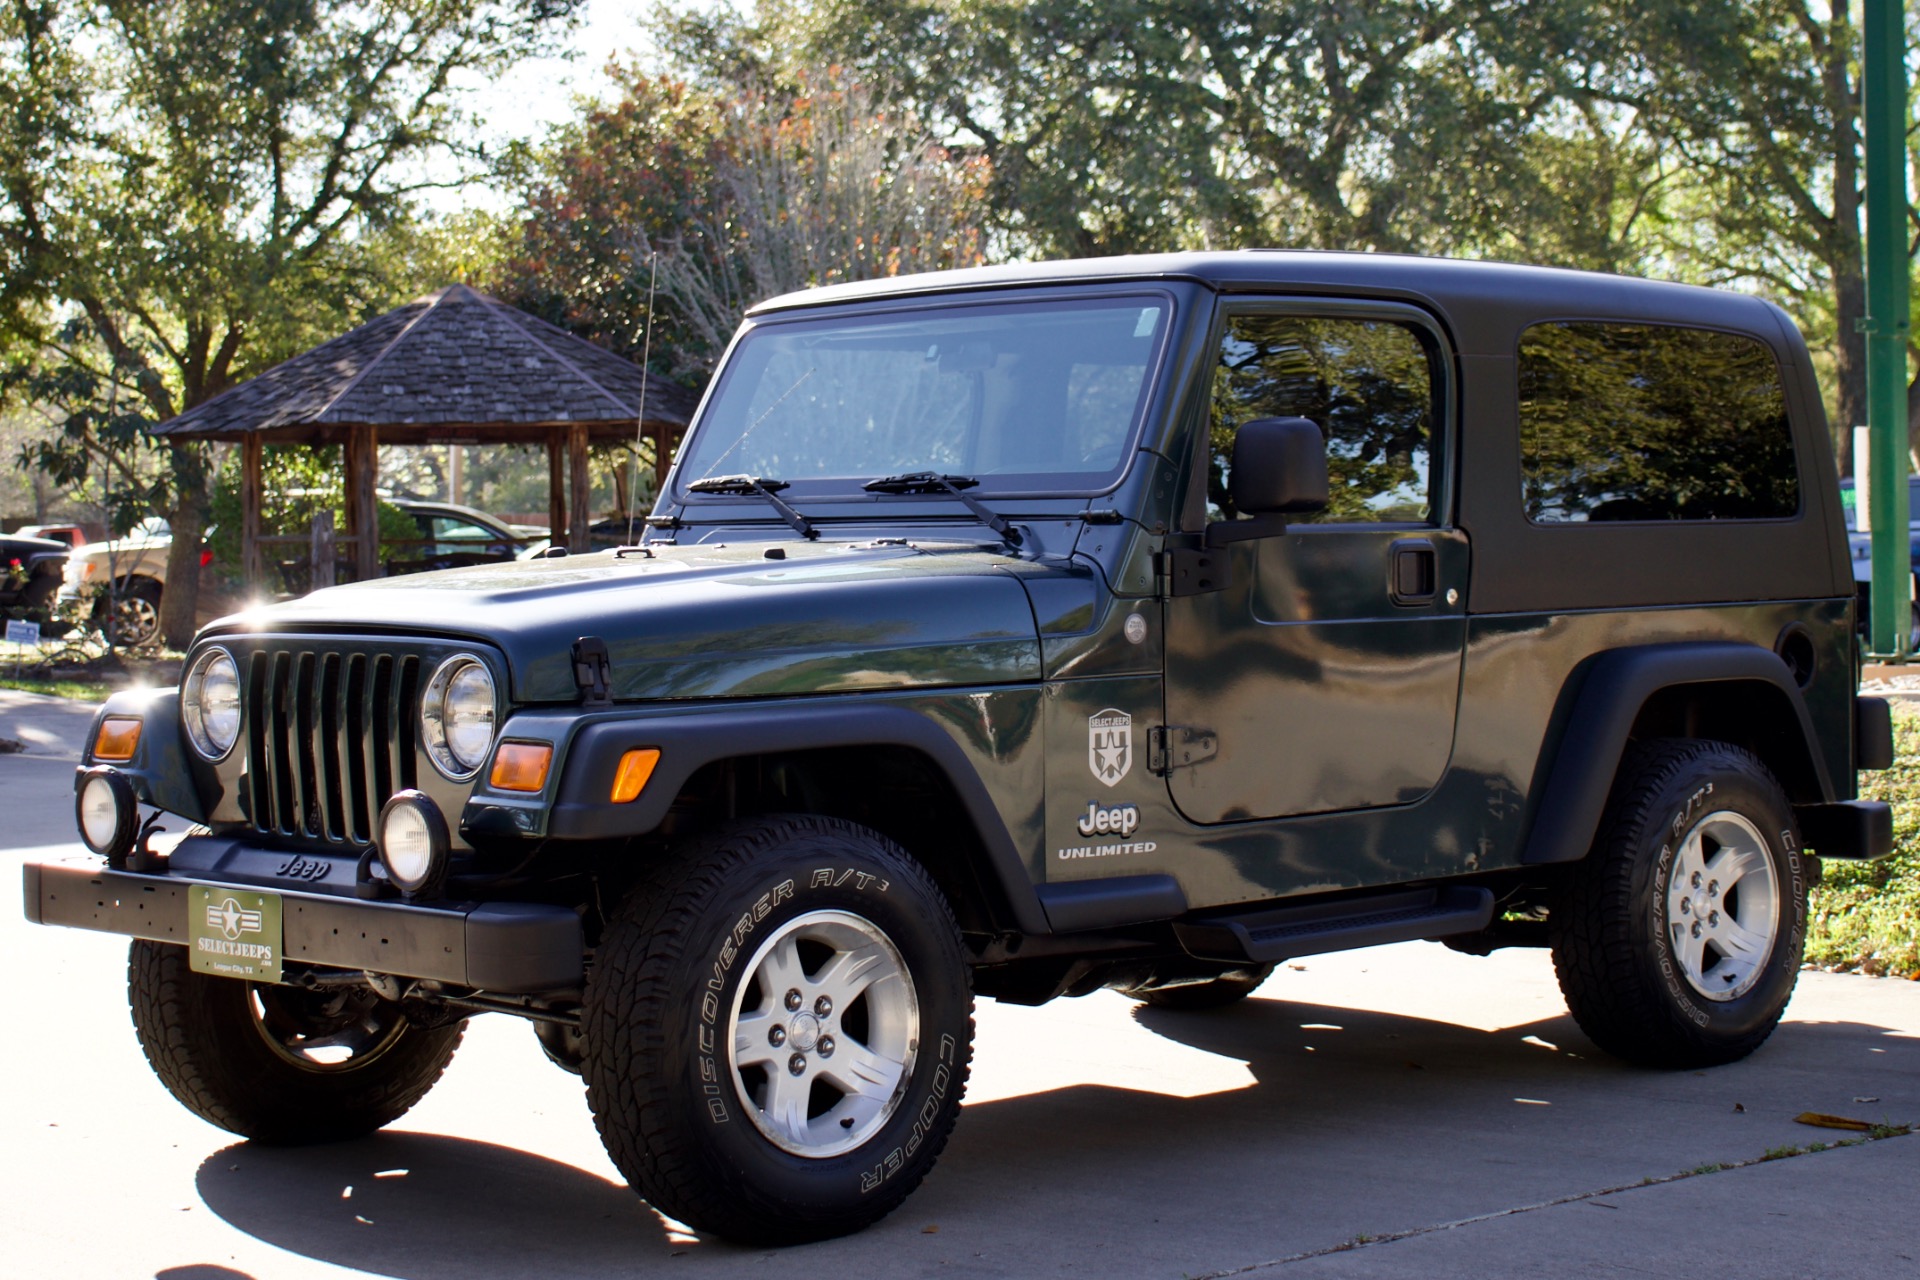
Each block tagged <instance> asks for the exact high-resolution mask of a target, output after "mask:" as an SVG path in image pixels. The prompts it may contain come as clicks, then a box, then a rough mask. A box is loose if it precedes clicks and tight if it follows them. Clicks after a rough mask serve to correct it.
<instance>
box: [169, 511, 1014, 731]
mask: <svg viewBox="0 0 1920 1280" xmlns="http://www.w3.org/2000/svg"><path fill="white" fill-rule="evenodd" d="M770 549H773V544H767V543H747V544H744V545H739V546H699V545H695V546H688V547H675V546H656V547H653V548H651V551H652V553H653V554H652V555H651V556H648V555H645V554H635V553H632V552H629V553H627V554H626V555H623V556H619V557H616V556H615V555H614V553H612V552H603V553H600V554H597V555H587V556H567V557H561V558H557V559H550V560H522V561H514V562H510V563H505V564H490V565H480V566H476V567H474V568H468V569H451V570H446V571H443V572H440V573H422V574H413V575H409V576H406V577H399V578H382V579H379V580H377V581H374V582H367V583H357V584H354V585H351V586H344V587H334V588H332V589H330V590H326V591H319V592H315V593H314V594H312V595H310V596H307V597H305V598H303V599H300V600H293V601H289V602H287V603H285V604H278V605H270V606H266V607H264V608H261V609H256V610H253V611H250V612H248V613H244V614H236V615H234V616H233V617H230V618H223V619H221V620H220V621H218V622H216V623H214V624H212V625H211V626H210V627H209V628H208V629H207V634H209V635H215V634H221V633H226V634H232V633H234V632H268V633H272V632H288V631H293V632H306V633H326V634H332V635H338V634H343V633H368V632H373V633H380V634H390V635H392V634H409V635H423V634H424V635H434V636H450V637H455V638H462V639H471V640H473V641H475V642H477V643H481V644H486V645H490V646H493V647H496V648H498V649H499V650H501V651H502V652H503V653H504V654H505V655H506V658H507V663H508V665H509V667H510V668H511V671H512V679H513V691H512V696H513V699H514V701H516V702H523V703H524V702H567V701H572V700H574V699H575V698H577V697H578V696H579V694H578V690H577V689H576V687H575V685H574V680H573V669H572V662H571V657H570V655H571V651H572V646H573V642H574V641H575V640H576V639H578V638H580V637H581V636H590V635H591V636H599V637H600V638H601V639H603V640H605V641H606V643H607V649H608V652H609V654H610V656H611V658H612V666H613V696H614V697H615V698H616V699H623V700H625V699H649V698H702V697H755V696H778V695H785V694H801V693H827V692H843V691H851V690H858V689H897V688H910V687H923V686H937V685H975V684H999V683H1005V682H1008V681H1020V680H1037V679H1039V678H1040V646H1039V641H1038V638H1037V636H1036V631H1035V626H1034V615H1033V609H1032V606H1031V605H1030V604H1029V601H1028V595H1027V592H1026V590H1025V589H1024V588H1023V587H1022V586H1021V582H1020V579H1019V577H1018V576H1016V573H1020V572H1024V573H1031V572H1033V570H1034V565H1033V563H1032V562H1031V561H1026V562H1022V561H1018V560H1015V559H1013V558H1011V557H1009V556H1007V555H1006V554H1004V553H1003V552H1000V551H998V550H989V549H985V548H982V547H979V546H976V545H972V544H938V543H916V544H913V545H905V544H899V543H886V544H873V545H864V546H862V545H851V546H849V545H846V544H840V545H832V544H828V545H804V544H794V543H787V544H783V546H782V547H781V549H784V550H785V552H786V555H787V558H786V559H781V560H773V559H768V558H767V556H766V553H767V551H768V550H770Z"/></svg>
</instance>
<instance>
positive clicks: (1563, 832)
mask: <svg viewBox="0 0 1920 1280" xmlns="http://www.w3.org/2000/svg"><path fill="white" fill-rule="evenodd" d="M1576 679H1577V685H1576V684H1575V683H1574V682H1572V681H1570V682H1569V691H1570V693H1571V703H1570V706H1571V709H1570V711H1569V713H1568V714H1567V716H1566V718H1565V720H1564V721H1563V723H1562V727H1561V731H1560V735H1559V742H1558V749H1557V750H1556V751H1554V752H1553V755H1552V761H1553V763H1552V772H1551V774H1550V775H1549V776H1548V778H1547V782H1546V785H1545V787H1544V788H1542V789H1541V791H1540V792H1539V797H1540V798H1539V804H1538V805H1537V807H1536V808H1535V809H1534V818H1533V827H1532V830H1531V831H1530V832H1529V833H1528V836H1527V841H1526V845H1525V848H1524V851H1523V852H1522V854H1521V858H1520V861H1521V862H1522V863H1523V864H1525V865H1528V866H1534V865H1540V864H1547V863H1558V862H1578V861H1579V860H1580V859H1582V858H1584V857H1586V856H1587V849H1588V848H1589V847H1590V846H1591V845H1592V843H1593V836H1594V833H1595V832H1596V831H1597V830H1598V829H1599V826H1600V815H1601V813H1602V812H1603V811H1604V810H1605V808H1606V804H1607V796H1608V794H1609V793H1610V792H1611V791H1612V789H1613V779H1614V775H1615V774H1616V773H1617V772H1618V771H1619V768H1620V761H1621V758H1622V757H1623V756H1624V755H1625V754H1626V749H1627V739H1628V736H1629V735H1630V734H1631V732H1632V730H1633V724H1634V721H1635V720H1636V719H1637V718H1638V717H1639V715H1640V712H1641V710H1642V708H1644V707H1645V706H1646V705H1647V701H1648V700H1649V699H1650V698H1652V697H1653V696H1654V695H1655V694H1657V693H1659V692H1660V691H1662V690H1664V689H1672V688H1676V687H1680V686H1685V685H1706V684H1716V683H1723V682H1734V681H1738V682H1745V683H1754V682H1758V683H1763V684H1767V685H1770V686H1772V687H1773V688H1775V689H1778V690H1779V691H1780V693H1781V694H1782V695H1783V696H1784V697H1785V698H1786V701H1787V705H1788V706H1790V707H1792V708H1793V712H1794V715H1795V716H1796V717H1797V718H1798V722H1799V729H1800V741H1801V743H1802V744H1803V745H1804V746H1805V747H1806V750H1807V754H1808V757H1809V759H1810V761H1811V765H1812V771H1813V775H1814V778H1815V781H1816V783H1817V785H1818V787H1819V791H1820V798H1821V800H1823V801H1831V800H1832V799H1833V798H1834V790H1833V780H1832V779H1831V778H1830V777H1828V775H1827V768H1826V763H1825V761H1824V759H1823V758H1822V756H1821V754H1820V751H1819V750H1818V740H1817V738H1816V737H1815V734H1814V729H1813V718H1812V717H1811V716H1810V715H1809V714H1808V713H1807V704H1806V700H1805V699H1804V698H1803V697H1801V695H1800V689H1799V686H1798V685H1796V684H1795V683H1794V679H1793V673H1792V672H1791V671H1789V670H1788V668H1787V664H1786V663H1785V662H1783V661H1781V659H1780V656H1779V655H1778V654H1776V653H1774V652H1773V651H1772V650H1770V649H1763V648H1761V647H1759V646H1758V645H1751V644H1737V643H1731V642H1718V641H1709V642H1690V643H1682V644H1657V645H1636V646H1634V647H1632V648H1626V649H1614V650H1611V651H1609V652H1607V653H1603V654H1601V655H1599V656H1598V657H1597V658H1595V659H1593V660H1592V662H1591V663H1589V664H1588V665H1587V667H1586V671H1585V675H1584V678H1580V677H1576ZM1565 696H1566V695H1563V699H1564V698H1565Z"/></svg>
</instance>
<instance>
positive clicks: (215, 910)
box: [187, 884, 280, 982]
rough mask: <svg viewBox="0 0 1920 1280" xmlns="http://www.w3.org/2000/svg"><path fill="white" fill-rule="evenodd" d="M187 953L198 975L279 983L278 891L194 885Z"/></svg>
mask: <svg viewBox="0 0 1920 1280" xmlns="http://www.w3.org/2000/svg"><path fill="white" fill-rule="evenodd" d="M187 954H188V957H189V962H190V963H191V965H192V967H193V970H194V972H196V973H213V974H218V975H220V976H221V977H223V978H247V979H250V980H252V981H254V982H278V981H280V895H279V894H277V893H256V892H254V891H253V890H251V889H221V888H217V887H215V886H211V885H204V884H197V885H194V886H193V893H192V895H191V897H190V898H189V899H188V902H187Z"/></svg>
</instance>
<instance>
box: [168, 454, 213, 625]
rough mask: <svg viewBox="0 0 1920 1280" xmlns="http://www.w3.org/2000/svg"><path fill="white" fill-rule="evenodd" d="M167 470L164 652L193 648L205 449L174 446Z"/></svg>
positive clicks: (204, 525)
mask: <svg viewBox="0 0 1920 1280" xmlns="http://www.w3.org/2000/svg"><path fill="white" fill-rule="evenodd" d="M168 463H169V465H170V466H171V467H172V470H173V484H174V492H175V494H176V495H177V496H176V497H175V498H174V506H173V510H172V511H170V512H168V513H167V521H168V523H169V524H170V525H171V526H172V528H173V546H172V547H171V548H169V550H168V551H167V585H166V588H165V590H163V591H162V592H161V593H160V636H161V639H162V640H164V641H165V642H166V644H167V646H168V647H169V648H173V649H184V648H186V647H187V646H188V645H189V644H191V643H193V633H194V631H195V629H196V621H197V619H198V617H199V609H200V543H201V541H202V539H203V538H204V537H205V534H206V531H207V508H208V507H209V506H210V505H211V503H210V502H209V501H208V496H207V480H208V475H207V457H206V448H205V446H204V445H200V444H175V445H173V446H172V447H171V448H170V449H169V450H168Z"/></svg>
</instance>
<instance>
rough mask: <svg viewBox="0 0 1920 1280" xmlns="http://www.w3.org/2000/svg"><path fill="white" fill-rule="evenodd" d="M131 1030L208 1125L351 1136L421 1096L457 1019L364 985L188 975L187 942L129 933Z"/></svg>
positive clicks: (302, 1136) (319, 1138)
mask: <svg viewBox="0 0 1920 1280" xmlns="http://www.w3.org/2000/svg"><path fill="white" fill-rule="evenodd" d="M127 991H128V1003H129V1004H130V1005H131V1006H132V1011H133V1026H134V1030H135V1031H136V1032H137V1033H138V1034H139V1037H140V1048H141V1049H142V1050H143V1051H145V1053H146V1055H147V1062H148V1063H149V1064H150V1065H151V1066H152V1067H153V1072H154V1074H155V1075H157V1076H159V1077H160V1082H161V1083H162V1084H164V1085H166V1086H167V1090H168V1092H170V1093H172V1094H173V1096H174V1097H175V1098H178V1099H179V1100H180V1103H181V1105H183V1106H185V1107H186V1108H187V1110H189V1111H191V1112H193V1113H194V1114H195V1115H197V1116H199V1117H200V1118H201V1119H202V1120H205V1121H207V1122H208V1123H209V1124H214V1125H218V1126H219V1127H220V1128H222V1129H225V1130H227V1131H228V1132H229V1133H237V1134H239V1135H240V1136H241V1137H243V1138H252V1139H254V1140H256V1141H259V1142H265V1143H272V1144H276V1145H285V1146H300V1145H306V1144H309V1143H317V1142H341V1141H344V1140H346V1139H348V1138H358V1137H361V1136H363V1135H365V1134H369V1133H372V1132H373V1131H374V1130H376V1129H379V1128H381V1127H383V1126H385V1125H388V1124H391V1123H393V1121H395V1120H397V1119H399V1118H400V1117H401V1116H402V1115H404V1114H406V1112H407V1110H408V1108H410V1107H412V1106H413V1104H414V1103H416V1102H418V1101H420V1099H421V1098H423V1097H425V1096H426V1094H427V1090H429V1089H431V1088H433V1086H434V1083H435V1081H437V1080H439V1079H440V1073H441V1072H443V1071H445V1070H446V1067H447V1063H448V1062H449V1061H450V1060H451V1059H452V1058H453V1051H454V1050H455V1049H457V1048H458V1047H459V1045H460V1037H461V1035H462V1034H463V1033H464V1032H465V1030H466V1023H465V1022H457V1023H454V1024H452V1025H451V1026H445V1027H435V1028H431V1029H426V1028H421V1027H416V1026H414V1025H413V1024H412V1023H411V1022H409V1021H407V1018H406V1015H405V1014H403V1013H401V1012H400V1009H399V1007H398V1006H397V1005H394V1004H390V1003H388V1002H386V1001H383V1000H381V999H379V998H378V997H377V996H375V995H374V994H373V992H372V990H371V989H366V990H365V991H364V992H362V991H352V990H342V991H338V992H335V993H331V994H323V993H319V992H311V991H306V990H304V989H302V988H299V987H292V986H278V985H269V984H266V983H253V982H245V981H242V980H240V979H237V978H218V977H213V976H210V975H208V974H204V973H195V972H194V971H193V969H192V968H191V967H190V966H189V964H188V961H187V949H186V948H185V947H182V946H177V945H174V944H171V943H163V942H148V941H145V940H139V941H135V942H134V943H133V946H132V948H131V949H130V951H129V953H128V957H127Z"/></svg>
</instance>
